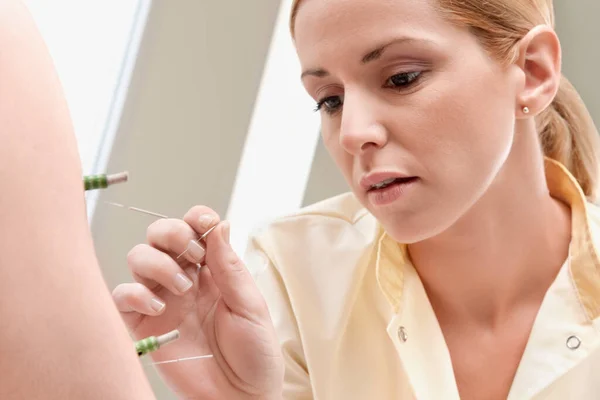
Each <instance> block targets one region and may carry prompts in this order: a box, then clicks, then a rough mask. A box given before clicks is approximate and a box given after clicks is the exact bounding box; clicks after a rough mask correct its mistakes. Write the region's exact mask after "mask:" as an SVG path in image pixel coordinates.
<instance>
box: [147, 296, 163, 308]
mask: <svg viewBox="0 0 600 400" xmlns="http://www.w3.org/2000/svg"><path fill="white" fill-rule="evenodd" d="M150 307H152V309H153V310H154V311H155V312H161V311H162V309H163V308H165V303H164V302H163V301H161V300H159V299H157V298H156V297H155V298H153V299H152V300H150Z"/></svg>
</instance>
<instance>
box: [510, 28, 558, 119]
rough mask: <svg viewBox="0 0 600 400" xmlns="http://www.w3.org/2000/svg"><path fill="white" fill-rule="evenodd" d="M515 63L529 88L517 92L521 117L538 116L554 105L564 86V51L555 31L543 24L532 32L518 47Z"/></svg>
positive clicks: (524, 87)
mask: <svg viewBox="0 0 600 400" xmlns="http://www.w3.org/2000/svg"><path fill="white" fill-rule="evenodd" d="M515 63H516V65H517V66H518V67H519V68H521V69H522V71H523V73H524V75H525V85H524V86H523V87H522V88H521V89H520V91H519V92H518V93H517V108H518V109H517V117H521V118H523V117H532V116H536V115H537V114H539V113H541V112H542V111H544V110H545V109H546V108H547V107H548V106H550V104H552V101H553V100H554V97H555V96H556V93H557V92H558V87H559V85H560V78H561V48H560V41H559V40H558V36H557V35H556V33H555V32H554V30H553V29H552V28H551V27H550V26H547V25H539V26H536V27H535V28H533V29H532V30H531V31H529V33H527V35H525V37H524V38H523V39H522V40H521V41H520V42H519V44H518V59H517V60H516V62H515ZM524 107H527V108H528V109H529V112H528V113H525V112H523V109H524Z"/></svg>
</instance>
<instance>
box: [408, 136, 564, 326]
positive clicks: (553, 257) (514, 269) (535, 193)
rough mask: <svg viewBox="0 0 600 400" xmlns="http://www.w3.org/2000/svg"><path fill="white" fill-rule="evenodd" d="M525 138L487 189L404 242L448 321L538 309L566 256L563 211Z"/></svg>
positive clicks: (492, 318) (495, 318) (481, 320)
mask: <svg viewBox="0 0 600 400" xmlns="http://www.w3.org/2000/svg"><path fill="white" fill-rule="evenodd" d="M526 136H527V135H521V138H522V139H520V140H521V141H526V140H528V139H526V138H523V137H526ZM531 136H533V135H531ZM529 140H530V141H531V142H532V143H518V144H517V143H515V145H514V146H513V147H514V149H513V151H512V152H511V155H510V156H509V159H508V160H507V161H506V162H505V164H504V166H503V168H502V170H501V171H500V173H499V175H498V177H497V178H496V179H495V182H494V184H493V185H492V187H490V188H489V190H488V191H487V193H486V194H485V195H484V196H483V197H482V198H481V199H480V200H479V201H478V202H477V204H476V205H475V206H474V207H472V209H471V210H470V211H469V212H468V213H467V214H466V215H465V216H463V218H461V219H460V220H459V221H457V222H456V223H455V224H454V225H453V226H452V227H451V228H450V229H448V230H447V231H445V232H444V233H442V234H440V235H438V236H436V237H434V238H431V239H427V240H425V241H422V242H419V243H416V244H413V245H410V246H409V249H408V250H409V253H410V257H411V259H412V262H413V264H414V265H415V268H416V269H417V272H418V273H419V276H420V277H421V279H422V281H423V284H424V286H425V289H426V291H427V293H428V296H429V298H430V300H431V303H432V305H433V307H434V309H435V310H436V313H438V314H443V315H445V316H447V317H449V318H452V320H453V321H454V322H457V321H465V322H474V323H477V324H483V325H488V326H493V325H496V324H497V323H498V322H499V321H501V320H504V319H506V318H509V317H510V316H511V315H510V313H511V310H515V307H519V306H521V305H523V306H525V305H526V306H530V305H534V303H535V304H537V306H538V307H539V304H540V303H541V301H542V299H543V297H544V295H545V293H546V291H547V289H548V287H549V286H550V285H551V283H552V282H553V280H554V279H555V277H556V275H557V273H558V271H559V270H560V268H561V266H562V265H563V263H564V261H565V260H566V258H567V256H568V247H569V242H570V237H571V228H570V211H569V209H568V208H567V207H566V206H565V205H563V204H562V203H559V202H558V201H557V200H555V199H553V198H552V197H550V195H549V192H548V188H547V185H546V179H545V172H544V159H543V157H542V156H541V155H540V156H539V157H538V158H537V159H535V158H534V159H532V156H531V154H535V153H539V151H531V150H532V149H533V150H537V149H536V148H535V147H532V146H537V142H536V140H535V138H533V139H531V138H530V139H529ZM528 147H529V148H528ZM517 149H520V150H517ZM519 151H521V152H522V153H523V154H519Z"/></svg>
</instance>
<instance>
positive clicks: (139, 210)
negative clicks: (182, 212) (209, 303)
mask: <svg viewBox="0 0 600 400" xmlns="http://www.w3.org/2000/svg"><path fill="white" fill-rule="evenodd" d="M105 203H107V204H110V205H112V206H115V207H120V208H125V209H127V210H131V211H136V212H139V213H142V214H147V215H152V216H154V217H159V218H164V219H168V218H169V217H168V216H166V215H163V214H159V213H156V212H154V211H149V210H144V209H143V208H139V207H132V206H126V205H124V204H120V203H115V202H114V201H105ZM217 225H218V224H217ZM217 225H213V227H212V228H210V229H209V230H207V231H206V232H204V233H203V234H202V235H201V236H200V237H199V238H198V239H196V242H197V243H198V244H199V245H200V246H202V244H201V243H200V242H202V241H204V239H206V237H207V236H208V235H209V234H210V233H211V232H212V231H213V230H214V229H215V228H216V227H217ZM189 249H190V245H188V246H187V247H186V249H185V250H184V251H183V253H181V254H179V255H178V256H177V260H179V259H180V258H181V257H183V256H184V255H185V254H186V253H187V252H188V251H189ZM197 266H198V269H200V268H201V267H202V266H201V265H200V264H197Z"/></svg>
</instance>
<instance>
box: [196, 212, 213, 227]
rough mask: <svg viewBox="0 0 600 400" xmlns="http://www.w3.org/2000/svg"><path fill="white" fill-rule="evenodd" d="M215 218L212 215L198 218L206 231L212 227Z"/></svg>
mask: <svg viewBox="0 0 600 400" xmlns="http://www.w3.org/2000/svg"><path fill="white" fill-rule="evenodd" d="M214 220H215V216H214V215H212V214H203V215H201V216H200V218H198V223H199V224H200V226H201V227H202V228H204V229H208V228H210V227H211V226H212V224H213V221H214Z"/></svg>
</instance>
